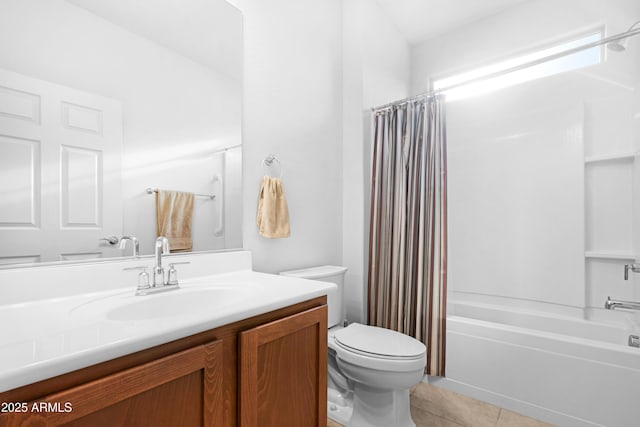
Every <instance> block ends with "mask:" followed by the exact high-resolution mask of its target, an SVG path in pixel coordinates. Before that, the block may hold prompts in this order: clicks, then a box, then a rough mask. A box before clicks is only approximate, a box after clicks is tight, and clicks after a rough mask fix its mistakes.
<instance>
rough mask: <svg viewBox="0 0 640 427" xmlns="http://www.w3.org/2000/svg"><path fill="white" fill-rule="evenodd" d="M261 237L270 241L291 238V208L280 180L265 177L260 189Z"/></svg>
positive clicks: (259, 222) (258, 220)
mask: <svg viewBox="0 0 640 427" xmlns="http://www.w3.org/2000/svg"><path fill="white" fill-rule="evenodd" d="M256 222H257V224H258V227H260V235H261V236H263V237H268V238H270V239H280V238H283V237H289V235H290V234H291V229H290V226H289V207H288V206H287V198H286V196H285V194H284V186H283V185H282V180H281V179H280V178H273V177H271V176H264V177H263V178H262V186H261V187H260V200H259V201H258V217H257V220H256Z"/></svg>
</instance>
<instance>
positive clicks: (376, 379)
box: [280, 265, 427, 427]
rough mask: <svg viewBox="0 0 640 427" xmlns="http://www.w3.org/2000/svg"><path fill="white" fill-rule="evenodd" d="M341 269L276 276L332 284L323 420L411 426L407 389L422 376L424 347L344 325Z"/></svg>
mask: <svg viewBox="0 0 640 427" xmlns="http://www.w3.org/2000/svg"><path fill="white" fill-rule="evenodd" d="M346 271H347V268H346V267H339V266H332V265H325V266H320V267H312V268H305V269H301V270H292V271H284V272H282V273H280V274H281V275H284V276H293V277H298V278H303V279H310V280H321V281H325V282H332V283H335V284H336V285H338V289H337V290H335V292H332V293H329V294H327V304H328V306H329V322H328V324H329V333H328V340H329V342H328V345H329V358H328V359H329V366H328V386H329V389H328V400H329V402H328V405H327V408H328V415H329V418H331V419H333V420H335V421H336V422H339V423H340V424H343V425H345V426H347V427H415V423H414V422H413V420H412V419H411V413H410V411H409V389H410V388H411V387H413V386H414V385H416V384H418V383H419V382H420V381H421V380H422V378H423V375H424V368H425V366H426V360H427V359H426V357H427V356H426V354H427V348H426V347H425V345H424V344H423V343H421V342H420V341H418V340H416V339H414V338H412V337H410V336H408V335H405V334H402V333H399V332H396V331H391V330H389V329H384V328H378V327H375V326H367V325H362V324H360V323H352V324H350V325H349V326H345V325H346V322H345V320H344V319H345V315H344V306H345V304H344V274H345V273H346Z"/></svg>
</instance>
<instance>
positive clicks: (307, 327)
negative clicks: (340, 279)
mask: <svg viewBox="0 0 640 427" xmlns="http://www.w3.org/2000/svg"><path fill="white" fill-rule="evenodd" d="M239 339H240V352H239V353H240V365H239V368H240V372H239V376H240V397H239V400H240V408H239V410H240V413H239V420H240V426H241V427H287V426H291V427H306V426H314V427H315V426H318V427H320V426H322V427H325V426H326V425H327V306H326V305H323V306H320V307H317V308H313V309H311V310H307V311H304V312H302V313H299V314H295V315H293V316H289V317H285V318H283V319H280V320H276V321H274V322H271V323H267V324H265V325H262V326H259V327H256V328H253V329H250V330H247V331H245V332H242V333H241V334H240V338H239Z"/></svg>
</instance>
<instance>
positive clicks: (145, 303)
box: [106, 287, 246, 320]
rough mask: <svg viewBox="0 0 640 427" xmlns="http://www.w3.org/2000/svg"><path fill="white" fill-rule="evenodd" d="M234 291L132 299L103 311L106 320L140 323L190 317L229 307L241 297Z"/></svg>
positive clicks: (203, 291)
mask: <svg viewBox="0 0 640 427" xmlns="http://www.w3.org/2000/svg"><path fill="white" fill-rule="evenodd" d="M245 294H246V292H242V289H238V288H232V287H228V288H214V289H202V290H198V291H186V292H185V291H183V290H181V289H178V290H175V291H169V292H167V293H165V294H158V295H146V296H139V297H135V301H134V302H131V303H129V304H124V305H121V306H118V307H114V308H112V309H110V310H107V312H106V316H107V319H110V320H144V319H158V318H163V317H174V316H184V315H185V314H187V315H191V314H194V313H198V312H204V311H213V310H219V309H221V308H223V307H229V306H231V305H233V304H234V303H236V302H238V301H239V300H241V299H242V298H243V297H244V296H245Z"/></svg>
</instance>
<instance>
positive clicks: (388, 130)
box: [368, 96, 447, 376]
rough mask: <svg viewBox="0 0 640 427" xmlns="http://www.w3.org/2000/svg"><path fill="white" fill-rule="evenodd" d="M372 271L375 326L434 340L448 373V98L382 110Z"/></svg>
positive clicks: (430, 346) (436, 362)
mask: <svg viewBox="0 0 640 427" xmlns="http://www.w3.org/2000/svg"><path fill="white" fill-rule="evenodd" d="M374 138H375V139H374V149H373V168H372V180H371V224H370V230H369V231H370V241H369V272H368V320H369V324H370V325H374V326H380V327H383V328H388V329H393V330H396V331H399V332H403V333H405V334H407V335H410V336H413V337H415V338H417V339H418V340H420V341H422V342H423V343H425V345H426V346H427V374H429V375H437V376H444V374H445V338H446V337H445V330H446V329H445V326H446V325H445V321H446V297H447V173H446V172H447V155H446V153H447V150H446V132H445V112H444V98H443V97H441V96H429V97H424V98H421V99H418V100H412V101H409V102H404V103H400V104H394V105H392V106H391V107H388V108H385V109H381V110H378V111H376V112H375V131H374Z"/></svg>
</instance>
